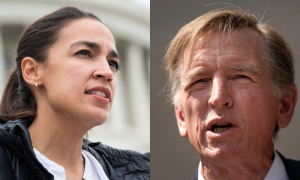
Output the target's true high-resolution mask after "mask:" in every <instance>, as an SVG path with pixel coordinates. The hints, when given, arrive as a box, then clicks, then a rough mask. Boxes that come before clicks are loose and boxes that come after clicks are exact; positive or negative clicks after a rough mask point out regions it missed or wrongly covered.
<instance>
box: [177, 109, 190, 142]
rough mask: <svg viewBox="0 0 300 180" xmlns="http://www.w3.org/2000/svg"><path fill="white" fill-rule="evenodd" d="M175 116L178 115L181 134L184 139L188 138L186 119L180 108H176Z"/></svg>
mask: <svg viewBox="0 0 300 180" xmlns="http://www.w3.org/2000/svg"><path fill="white" fill-rule="evenodd" d="M175 115H176V119H177V125H178V129H179V134H180V135H181V136H182V137H184V138H186V137H188V132H187V129H186V124H185V119H184V116H183V112H182V110H181V108H178V107H176V106H175Z"/></svg>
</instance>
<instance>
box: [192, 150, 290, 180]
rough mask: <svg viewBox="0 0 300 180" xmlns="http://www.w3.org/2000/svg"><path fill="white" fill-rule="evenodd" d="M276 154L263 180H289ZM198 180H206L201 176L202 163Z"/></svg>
mask: <svg viewBox="0 0 300 180" xmlns="http://www.w3.org/2000/svg"><path fill="white" fill-rule="evenodd" d="M274 153H275V157H274V161H273V163H272V166H271V168H270V169H269V171H268V173H267V175H266V177H265V178H264V179H263V180H289V178H288V175H287V173H286V170H285V167H284V164H283V162H282V160H281V158H280V157H279V155H278V153H277V152H276V151H275V152H274ZM198 180H204V178H203V176H202V174H201V162H200V163H199V167H198Z"/></svg>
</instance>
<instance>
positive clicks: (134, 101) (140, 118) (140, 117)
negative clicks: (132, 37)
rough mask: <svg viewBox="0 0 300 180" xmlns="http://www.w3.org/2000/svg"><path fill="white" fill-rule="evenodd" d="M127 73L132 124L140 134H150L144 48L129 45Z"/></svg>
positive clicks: (148, 95)
mask: <svg viewBox="0 0 300 180" xmlns="http://www.w3.org/2000/svg"><path fill="white" fill-rule="evenodd" d="M126 54H127V56H126V71H127V78H128V86H129V87H128V89H129V104H130V109H131V113H132V123H133V124H134V126H136V127H137V130H138V131H139V132H142V133H143V134H145V135H147V134H149V133H150V92H149V90H150V85H149V83H150V81H149V79H148V78H146V74H147V72H146V71H147V65H146V60H145V59H144V58H145V57H144V52H143V48H142V47H141V46H139V45H137V44H134V43H129V44H128V47H127V51H126Z"/></svg>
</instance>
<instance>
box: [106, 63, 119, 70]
mask: <svg viewBox="0 0 300 180" xmlns="http://www.w3.org/2000/svg"><path fill="white" fill-rule="evenodd" d="M108 65H109V66H111V67H113V68H115V69H116V70H119V64H118V62H116V61H108Z"/></svg>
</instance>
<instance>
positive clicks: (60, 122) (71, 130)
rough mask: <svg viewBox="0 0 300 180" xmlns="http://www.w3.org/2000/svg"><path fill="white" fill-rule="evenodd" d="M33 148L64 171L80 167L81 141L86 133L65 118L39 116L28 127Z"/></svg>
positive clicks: (52, 115)
mask: <svg viewBox="0 0 300 180" xmlns="http://www.w3.org/2000/svg"><path fill="white" fill-rule="evenodd" d="M28 131H29V132H30V136H31V139H32V141H33V142H34V143H32V144H33V147H34V148H35V149H37V150H38V151H40V152H41V153H42V154H43V155H44V156H46V157H47V158H48V159H50V160H52V161H54V162H56V163H57V164H59V165H61V166H63V167H64V168H65V169H68V168H74V167H75V166H82V164H83V163H82V162H83V159H82V140H83V137H84V135H85V133H86V132H87V130H86V131H84V130H83V128H82V127H81V128H80V125H78V124H77V123H76V121H72V119H70V118H69V119H68V118H67V117H63V116H61V117H59V116H57V115H55V114H52V113H51V115H50V114H46V113H43V115H40V114H39V113H38V115H37V117H36V118H35V120H34V121H33V123H32V124H31V125H30V126H29V128H28Z"/></svg>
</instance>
